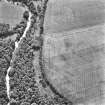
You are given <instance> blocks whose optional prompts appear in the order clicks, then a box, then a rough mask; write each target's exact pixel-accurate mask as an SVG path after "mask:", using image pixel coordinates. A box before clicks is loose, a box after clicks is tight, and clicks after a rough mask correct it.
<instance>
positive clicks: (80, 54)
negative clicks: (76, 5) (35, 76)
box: [43, 25, 105, 103]
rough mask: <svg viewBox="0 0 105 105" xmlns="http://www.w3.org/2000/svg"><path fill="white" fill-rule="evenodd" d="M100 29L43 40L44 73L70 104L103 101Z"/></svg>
mask: <svg viewBox="0 0 105 105" xmlns="http://www.w3.org/2000/svg"><path fill="white" fill-rule="evenodd" d="M104 27H105V26H104V25H97V26H94V27H91V28H86V29H81V30H76V31H69V32H64V33H56V34H52V35H50V34H48V35H46V36H45V43H44V50H43V55H44V60H45V66H46V69H45V73H46V76H47V78H48V80H49V81H50V82H51V83H52V84H53V86H54V87H55V88H56V89H57V90H58V91H59V92H60V93H61V94H63V95H64V96H65V97H66V98H67V99H69V100H72V101H73V102H74V103H86V102H90V101H93V100H95V99H96V98H97V101H102V100H101V99H102V98H103V97H104V95H103V94H104V67H105V66H104V62H105V59H104V56H105V40H104V38H105V33H104Z"/></svg>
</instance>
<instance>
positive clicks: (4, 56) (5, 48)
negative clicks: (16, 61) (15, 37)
mask: <svg viewBox="0 0 105 105" xmlns="http://www.w3.org/2000/svg"><path fill="white" fill-rule="evenodd" d="M13 51H14V42H13V41H12V40H0V105H7V103H8V102H9V99H8V96H7V87H6V75H7V70H8V68H9V66H10V61H11V58H12V52H13Z"/></svg>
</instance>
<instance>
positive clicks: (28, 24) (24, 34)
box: [6, 12, 32, 105]
mask: <svg viewBox="0 0 105 105" xmlns="http://www.w3.org/2000/svg"><path fill="white" fill-rule="evenodd" d="M31 16H32V14H31V12H29V19H28V21H27V27H26V29H25V31H24V33H23V35H22V37H21V38H20V41H19V42H17V41H16V42H15V50H14V52H15V51H16V49H17V48H18V47H19V43H20V42H21V40H22V39H23V38H24V37H25V36H26V33H27V31H28V30H29V28H30V25H31ZM14 52H13V54H12V55H14ZM10 63H12V60H11V62H10ZM10 70H11V66H10V67H9V68H8V70H7V75H6V87H7V96H8V98H9V99H10V85H9V80H10V79H9V75H8V74H9V71H10ZM8 105H9V103H8Z"/></svg>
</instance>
